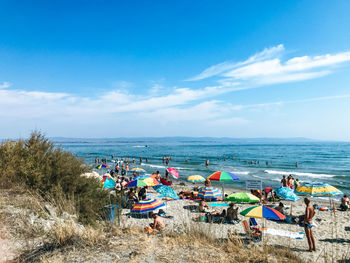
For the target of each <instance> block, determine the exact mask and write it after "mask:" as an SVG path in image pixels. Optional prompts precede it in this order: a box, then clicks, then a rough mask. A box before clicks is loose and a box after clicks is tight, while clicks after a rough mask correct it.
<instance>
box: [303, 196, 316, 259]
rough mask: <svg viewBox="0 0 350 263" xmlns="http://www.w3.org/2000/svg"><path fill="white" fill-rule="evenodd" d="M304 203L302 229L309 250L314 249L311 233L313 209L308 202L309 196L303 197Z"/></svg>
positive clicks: (313, 239)
mask: <svg viewBox="0 0 350 263" xmlns="http://www.w3.org/2000/svg"><path fill="white" fill-rule="evenodd" d="M304 203H305V205H306V209H305V216H304V229H305V233H306V237H307V242H308V244H309V252H312V251H316V246H315V238H314V235H313V233H312V227H313V223H312V219H313V217H314V216H315V209H314V207H313V206H312V205H311V203H310V199H309V198H304Z"/></svg>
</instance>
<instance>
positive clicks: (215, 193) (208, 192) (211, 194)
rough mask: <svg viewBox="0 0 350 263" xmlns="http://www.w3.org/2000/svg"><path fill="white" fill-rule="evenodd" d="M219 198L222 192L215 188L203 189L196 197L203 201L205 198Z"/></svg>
mask: <svg viewBox="0 0 350 263" xmlns="http://www.w3.org/2000/svg"><path fill="white" fill-rule="evenodd" d="M220 196H222V192H221V190H220V189H219V188H216V187H203V188H202V189H201V190H200V191H199V193H198V197H201V198H204V199H206V198H214V199H217V198H218V197H220Z"/></svg>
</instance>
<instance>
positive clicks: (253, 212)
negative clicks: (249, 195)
mask: <svg viewBox="0 0 350 263" xmlns="http://www.w3.org/2000/svg"><path fill="white" fill-rule="evenodd" d="M240 214H241V215H242V216H246V217H255V218H267V219H276V220H283V219H286V216H285V215H283V214H282V213H280V212H278V211H277V210H275V209H273V208H271V207H268V206H265V205H256V206H252V207H249V208H247V209H245V210H244V211H242V212H241V213H240Z"/></svg>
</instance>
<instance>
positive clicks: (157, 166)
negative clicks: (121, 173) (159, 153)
mask: <svg viewBox="0 0 350 263" xmlns="http://www.w3.org/2000/svg"><path fill="white" fill-rule="evenodd" d="M141 165H146V166H149V167H152V168H162V169H163V168H166V167H165V166H163V165H156V164H148V163H141Z"/></svg>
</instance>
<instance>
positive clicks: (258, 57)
mask: <svg viewBox="0 0 350 263" xmlns="http://www.w3.org/2000/svg"><path fill="white" fill-rule="evenodd" d="M283 51H284V46H283V45H282V44H280V45H278V46H275V47H271V48H265V49H264V50H263V51H261V52H259V53H256V54H255V55H253V56H251V57H250V58H248V59H247V60H245V61H242V62H228V61H226V62H223V63H219V64H217V65H214V66H211V67H209V68H207V69H205V70H204V71H203V72H201V73H200V74H198V75H196V76H194V77H192V78H189V79H187V81H195V80H202V79H206V78H210V77H213V76H216V75H219V74H221V73H223V72H225V71H228V70H231V69H234V68H237V67H240V66H244V65H247V64H250V63H254V62H257V61H262V60H265V59H268V58H271V57H276V56H279V55H280V54H281V53H282V52H283Z"/></svg>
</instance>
